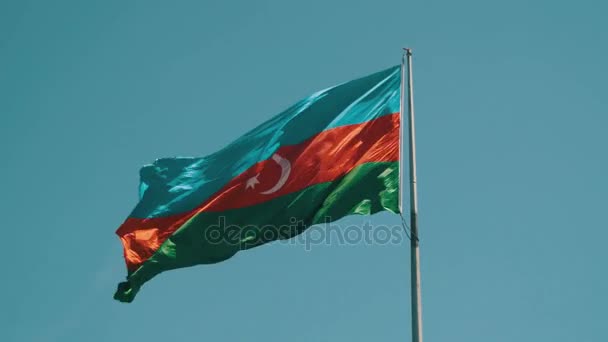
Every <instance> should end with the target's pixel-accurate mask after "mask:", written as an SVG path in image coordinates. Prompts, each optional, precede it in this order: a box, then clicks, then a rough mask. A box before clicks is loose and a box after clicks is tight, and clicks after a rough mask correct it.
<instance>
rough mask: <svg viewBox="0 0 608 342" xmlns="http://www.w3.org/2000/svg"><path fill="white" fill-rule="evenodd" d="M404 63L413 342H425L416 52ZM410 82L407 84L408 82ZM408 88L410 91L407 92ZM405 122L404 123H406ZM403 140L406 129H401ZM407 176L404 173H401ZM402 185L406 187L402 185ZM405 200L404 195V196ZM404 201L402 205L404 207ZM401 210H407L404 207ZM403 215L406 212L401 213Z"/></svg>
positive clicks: (408, 54)
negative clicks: (417, 159)
mask: <svg viewBox="0 0 608 342" xmlns="http://www.w3.org/2000/svg"><path fill="white" fill-rule="evenodd" d="M404 50H405V51H404V53H403V58H402V60H401V116H402V118H403V116H404V109H405V98H406V97H405V96H404V95H405V92H406V89H407V109H408V129H409V132H408V133H409V166H410V232H411V237H410V262H411V267H410V271H411V274H410V279H411V304H412V342H422V296H421V291H420V244H419V240H418V189H417V185H416V127H415V125H414V86H413V83H414V81H413V77H412V49H409V48H407V49H404ZM406 81H407V82H406ZM406 86H407V88H406ZM403 121H404V120H402V122H403ZM401 126H402V128H401V136H403V133H402V132H403V125H401ZM401 174H403V171H401ZM400 184H403V183H402V182H401V183H400ZM402 196H403V195H402ZM401 203H403V201H400V206H402V204H401ZM401 209H403V208H402V207H401ZM401 212H403V210H401Z"/></svg>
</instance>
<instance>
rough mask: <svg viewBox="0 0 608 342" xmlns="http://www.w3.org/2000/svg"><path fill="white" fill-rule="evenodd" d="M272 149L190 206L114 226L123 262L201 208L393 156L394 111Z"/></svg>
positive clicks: (254, 197) (269, 194)
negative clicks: (270, 155)
mask: <svg viewBox="0 0 608 342" xmlns="http://www.w3.org/2000/svg"><path fill="white" fill-rule="evenodd" d="M275 155H278V156H279V157H275V160H273V159H272V158H271V159H268V160H264V161H261V162H258V163H257V164H255V165H254V166H252V167H251V168H250V169H248V170H246V171H245V172H243V173H242V174H240V175H239V176H237V177H235V178H234V179H232V180H231V181H230V182H229V183H228V184H226V185H225V186H224V187H223V188H222V189H221V190H220V191H218V192H217V193H216V194H215V195H213V196H211V197H210V198H209V199H208V200H206V201H205V202H203V203H202V204H201V205H200V206H199V207H198V208H196V209H194V210H192V211H190V212H186V213H183V214H178V215H172V216H167V217H156V218H150V219H141V218H128V219H127V220H126V221H125V222H124V223H123V224H122V225H121V226H120V227H119V228H118V230H117V231H116V234H118V235H119V236H120V239H121V240H122V243H123V246H124V256H125V260H126V262H127V268H128V269H129V270H130V271H134V270H136V269H137V267H139V266H140V265H141V264H142V263H143V262H144V261H146V260H147V259H148V258H149V257H151V256H152V255H153V254H154V253H155V252H156V250H157V249H158V248H159V247H160V246H161V245H162V243H163V242H164V241H165V240H166V239H167V238H169V236H171V234H173V232H175V231H176V230H177V229H178V228H179V227H180V226H181V225H183V224H184V223H185V222H186V221H188V220H189V219H190V218H192V217H193V216H194V215H196V214H198V213H201V212H203V211H216V212H217V211H225V210H229V209H237V208H242V207H248V206H252V205H255V204H259V203H262V202H266V201H269V200H271V199H273V198H277V197H280V196H283V195H286V194H289V193H293V192H296V191H300V190H302V189H305V188H307V187H309V186H311V185H315V184H319V183H324V182H330V181H333V180H334V179H336V178H339V177H341V176H343V175H345V174H347V173H348V172H350V171H351V170H352V169H353V168H355V167H356V166H358V165H361V164H364V163H369V162H389V161H397V160H398V159H399V114H398V113H395V114H391V115H385V116H382V117H380V118H378V119H375V120H371V121H367V122H365V123H361V124H356V125H348V126H341V127H336V128H333V129H329V130H326V131H323V132H321V133H319V134H317V135H316V136H314V137H312V138H310V139H308V140H306V141H305V142H303V143H300V144H298V145H290V146H283V147H281V148H279V150H278V151H277V152H276V153H275ZM282 179H283V180H282ZM273 190H276V191H273Z"/></svg>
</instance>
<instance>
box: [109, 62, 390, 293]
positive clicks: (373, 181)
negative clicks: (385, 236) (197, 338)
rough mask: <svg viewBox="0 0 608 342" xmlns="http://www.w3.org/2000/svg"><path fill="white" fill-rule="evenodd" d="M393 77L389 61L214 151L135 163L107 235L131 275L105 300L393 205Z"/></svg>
mask: <svg viewBox="0 0 608 342" xmlns="http://www.w3.org/2000/svg"><path fill="white" fill-rule="evenodd" d="M400 81H401V79H400V68H399V66H394V67H391V68H388V69H386V70H383V71H380V72H377V73H375V74H372V75H368V76H365V77H362V78H359V79H356V80H353V81H350V82H346V83H343V84H340V85H337V86H334V87H331V88H328V89H325V90H322V91H318V92H316V93H314V94H312V95H310V96H308V97H306V98H305V99H303V100H301V101H299V102H297V103H296V104H294V105H293V106H291V107H290V108H288V109H287V110H285V111H284V112H282V113H280V114H279V115H277V116H275V117H273V118H271V119H270V120H268V121H267V122H265V123H263V124H261V125H259V126H258V127H256V128H255V129H253V130H251V131H250V132H248V133H246V134H245V135H243V136H242V137H240V138H238V139H237V140H235V141H234V142H233V143H231V144H230V145H228V146H227V147H225V148H224V149H222V150H220V151H218V152H216V153H213V154H211V155H208V156H206V157H202V158H163V159H158V160H156V161H155V162H154V163H152V164H150V165H146V166H144V167H142V169H141V170H140V179H141V181H140V187H139V196H140V198H139V202H138V203H137V205H136V206H135V208H134V209H133V211H132V212H131V214H130V215H129V217H127V219H126V220H125V221H124V223H123V224H122V225H121V226H120V227H119V228H118V230H117V231H116V234H117V235H118V236H119V237H120V239H121V242H122V244H123V248H124V257H125V261H126V264H127V271H128V275H127V280H126V281H125V282H122V283H120V284H119V286H118V289H117V291H116V293H115V295H114V298H115V299H117V300H119V301H122V302H131V301H132V300H133V299H134V298H135V295H136V294H137V292H138V291H139V289H140V288H141V286H142V285H143V284H144V283H145V282H147V281H148V280H150V279H151V278H153V277H154V276H156V275H158V274H159V273H161V272H164V271H167V270H171V269H176V268H182V267H189V266H194V265H199V264H213V263H217V262H220V261H223V260H226V259H228V258H230V257H232V256H233V255H235V254H236V253H237V252H238V251H240V250H245V249H249V248H252V247H255V246H259V245H262V244H264V243H268V242H271V241H276V240H279V239H289V238H292V237H294V236H296V235H298V234H300V233H302V232H303V231H304V230H305V229H306V228H308V227H310V226H311V225H314V224H320V223H327V222H332V221H335V220H337V219H340V218H342V217H344V216H347V215H352V214H360V215H369V214H373V213H376V212H379V211H383V210H388V211H391V212H395V213H396V212H398V211H399V209H398V200H399V191H400V190H399V173H400V170H399V153H400V152H399V146H400V143H399V125H400V116H399V102H400V101H399V100H400V97H399V96H400Z"/></svg>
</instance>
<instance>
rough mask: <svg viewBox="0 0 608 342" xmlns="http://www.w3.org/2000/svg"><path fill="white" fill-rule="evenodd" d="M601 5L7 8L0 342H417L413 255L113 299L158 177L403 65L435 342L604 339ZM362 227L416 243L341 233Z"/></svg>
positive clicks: (372, 252)
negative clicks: (140, 207)
mask: <svg viewBox="0 0 608 342" xmlns="http://www.w3.org/2000/svg"><path fill="white" fill-rule="evenodd" d="M607 6H608V5H606V4H605V2H602V1H577V2H573V1H561V0H554V1H533V2H531V1H520V0H514V1H502V2H497V1H481V0H477V1H473V0H465V1H458V2H456V1H445V0H443V1H428V0H427V1H393V0H376V1H373V2H372V1H368V2H354V1H346V0H334V1H328V0H323V1H322V0H311V1H285V0H259V1H227V0H225V1H173V2H169V1H118V0H107V1H103V2H93V1H75V0H74V1H66V0H59V1H53V2H51V1H25V0H24V1H12V0H3V1H1V2H0V152H1V155H2V163H1V168H0V176H1V177H0V187H1V189H2V193H1V195H0V208H2V209H1V210H2V217H3V222H2V234H3V242H4V243H3V247H2V248H1V249H0V256H1V257H2V260H3V264H4V269H3V270H4V271H3V276H2V282H1V283H0V300H1V303H2V305H1V306H0V307H1V309H0V340H2V341H83V340H86V341H92V342H96V341H116V340H132V341H166V340H168V339H170V340H172V341H185V340H198V341H265V342H275V341H277V342H278V341H292V342H300V341H349V342H357V341H370V340H373V341H407V340H409V338H410V328H409V320H410V316H409V265H408V256H409V253H408V246H407V244H401V245H383V246H379V245H365V244H359V245H354V246H352V245H351V246H338V245H322V246H314V247H313V248H312V249H311V250H306V248H305V247H304V246H303V245H285V244H272V245H267V246H264V247H261V248H256V249H254V250H251V251H247V252H243V253H240V254H238V255H237V256H236V257H235V258H233V259H231V260H229V261H228V262H225V263H222V264H218V265H212V266H200V267H194V268H189V269H183V270H178V271H172V272H170V273H169V272H168V273H164V274H162V275H161V276H159V277H157V278H155V279H154V280H153V281H151V282H150V283H149V284H147V285H146V286H145V288H144V289H142V291H141V293H140V294H139V296H138V298H137V299H136V301H135V302H134V303H132V304H129V305H125V304H121V303H118V302H115V301H114V300H113V299H112V294H113V293H114V290H115V286H116V284H117V283H118V282H119V281H121V280H122V279H123V278H124V275H125V269H124V263H123V260H122V249H121V246H120V243H119V240H118V238H117V237H116V236H115V235H114V231H115V230H116V228H117V227H118V226H119V225H120V223H121V222H122V221H123V220H124V218H125V217H126V215H128V213H129V212H130V211H131V209H132V208H133V206H134V205H135V203H136V201H137V184H138V170H139V167H140V166H142V165H143V164H146V163H149V162H150V161H152V160H154V159H155V158H159V157H168V156H178V155H179V156H186V155H192V156H202V155H206V154H208V153H211V152H213V151H216V150H217V149H219V148H221V147H223V146H225V145H226V144H227V143H229V142H230V141H232V140H234V139H235V138H236V137H238V136H239V135H241V134H243V133H244V132H246V131H248V130H249V129H251V128H253V127H255V126H256V125H257V124H259V123H261V122H263V121H265V120H266V119H268V118H270V117H271V116H273V115H275V114H276V113H279V112H280V111H282V110H283V109H285V108H286V107H287V106H289V105H291V104H292V103H294V102H295V101H297V100H299V99H300V98H302V97H304V96H306V95H308V94H310V93H312V92H314V91H317V90H320V89H324V88H326V87H328V86H331V85H333V84H336V83H341V82H344V81H348V80H350V79H353V78H356V77H359V76H362V75H365V74H368V73H372V72H375V71H378V70H381V69H383V68H385V67H388V66H390V65H394V64H398V63H399V60H400V54H401V48H402V47H404V46H410V47H413V48H414V77H415V99H416V113H417V130H418V153H419V169H418V177H419V191H420V229H421V239H422V247H421V248H422V249H421V254H422V286H423V294H422V295H423V306H424V308H423V314H424V334H425V339H426V340H427V341H468V342H477V341H479V342H487V341H493V342H502V341H505V342H507V341H509V342H511V341H514V340H517V341H551V342H559V341H581V342H586V341H589V342H596V341H597V342H599V341H606V340H608V330H606V324H605V323H606V315H607V314H606V307H608V296H606V289H608V275H607V272H606V269H607V263H608V248H606V240H607V239H608V232H607V230H606V229H605V228H606V223H605V220H604V214H605V212H606V210H607V208H608V199H607V194H608V181H607V180H606V175H607V174H608V158H607V153H606V148H607V147H608V138H607V137H606V133H605V130H606V127H608V116H607V113H608V111H607V109H608V105H607V103H606V100H605V92H606V84H605V79H606V75H607V72H608V68H607V67H606V64H605V56H606V54H607V53H608V48H607V45H606V44H605V37H606V35H607V34H608V23H607V22H606V20H605V13H606V11H607V10H608V8H607ZM365 220H368V221H369V222H371V223H373V224H376V225H397V224H399V219H398V218H397V217H395V216H393V215H389V214H379V215H376V216H373V217H371V218H368V219H365V218H360V217H355V218H348V219H345V220H344V221H343V223H344V224H360V223H362V222H364V221H365Z"/></svg>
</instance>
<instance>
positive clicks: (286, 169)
mask: <svg viewBox="0 0 608 342" xmlns="http://www.w3.org/2000/svg"><path fill="white" fill-rule="evenodd" d="M272 160H274V161H275V162H276V163H277V164H279V166H280V167H281V177H279V181H278V182H277V184H275V185H274V186H273V187H272V188H270V189H268V190H266V191H262V192H260V193H261V194H263V195H269V194H271V193H273V192H277V191H278V190H279V189H280V188H282V187H283V185H285V182H287V178H289V174H290V173H291V163H290V162H289V160H287V159H285V158H283V157H281V156H280V155H278V154H276V153H275V154H273V155H272Z"/></svg>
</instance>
